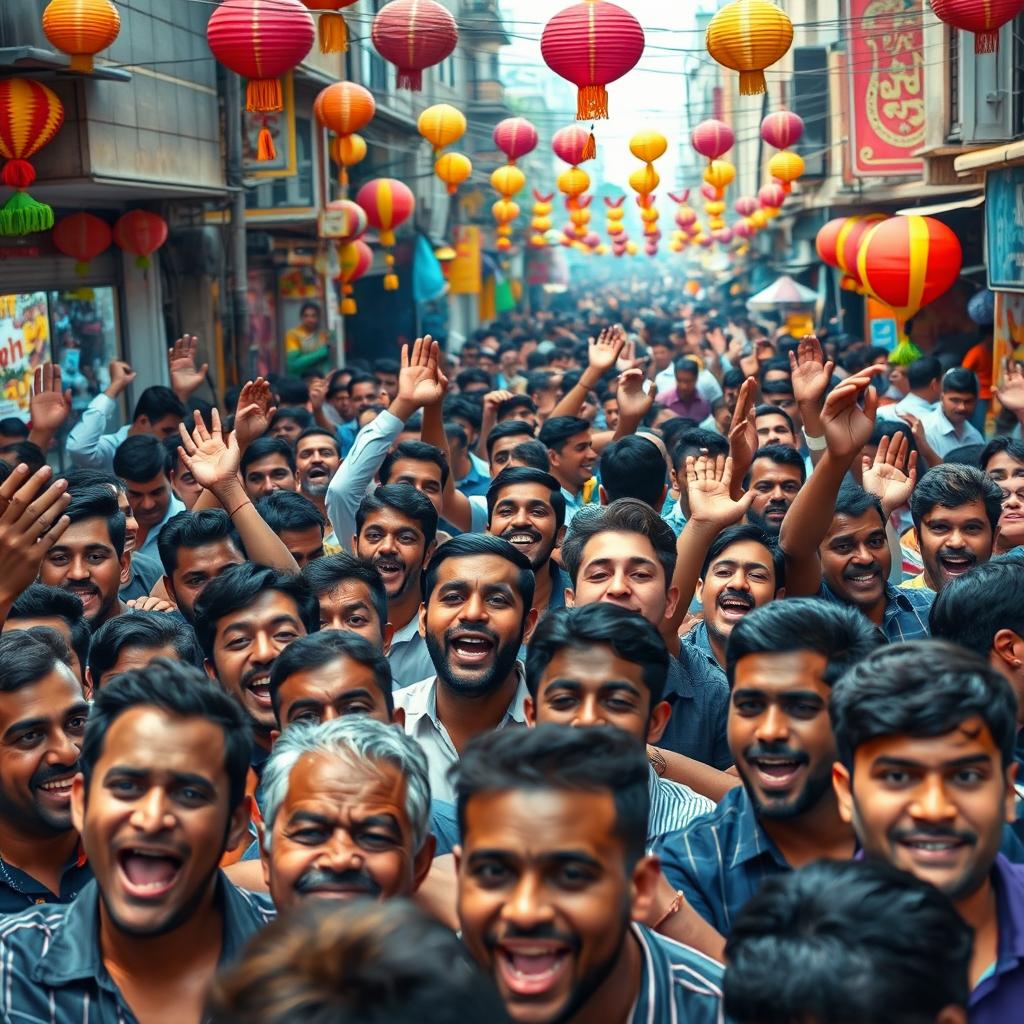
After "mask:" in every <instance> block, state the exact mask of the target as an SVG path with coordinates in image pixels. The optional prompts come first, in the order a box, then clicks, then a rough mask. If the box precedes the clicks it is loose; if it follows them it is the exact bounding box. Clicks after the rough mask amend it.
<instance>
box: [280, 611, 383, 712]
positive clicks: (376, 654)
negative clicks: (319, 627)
mask: <svg viewBox="0 0 1024 1024" xmlns="http://www.w3.org/2000/svg"><path fill="white" fill-rule="evenodd" d="M341 657H345V658H351V659H352V660H353V661H356V662H358V663H359V664H360V665H364V666H365V667H366V668H368V669H369V670H370V671H371V672H372V673H373V679H374V682H375V683H376V684H377V689H378V690H380V692H381V696H383V698H384V704H385V706H386V707H387V709H388V717H389V718H390V717H391V715H392V714H394V710H395V698H394V696H393V694H392V679H391V663H390V662H389V661H388V659H387V658H386V657H385V656H384V655H383V654H382V653H381V652H380V651H379V650H377V648H376V647H374V646H373V644H371V643H370V641H369V640H367V639H366V638H365V637H362V636H360V635H359V634H358V633H353V632H351V631H350V630H347V629H325V630H324V631H323V632H322V633H313V634H311V635H310V636H300V637H299V638H298V639H297V640H293V641H292V642H291V643H290V644H289V645H288V646H287V647H286V648H285V649H284V650H283V651H282V652H281V653H280V654H279V655H278V656H277V658H275V659H274V665H273V667H272V668H271V670H270V702H271V704H272V705H273V707H274V718H275V719H277V725H278V728H281V727H282V726H283V725H284V723H283V722H282V721H281V692H280V691H281V687H282V685H283V684H284V682H285V680H286V679H287V678H288V677H289V676H292V675H294V674H295V673H296V672H304V671H306V670H307V669H311V668H323V667H324V666H325V665H329V664H330V663H331V662H332V661H336V660H337V659H338V658H341Z"/></svg>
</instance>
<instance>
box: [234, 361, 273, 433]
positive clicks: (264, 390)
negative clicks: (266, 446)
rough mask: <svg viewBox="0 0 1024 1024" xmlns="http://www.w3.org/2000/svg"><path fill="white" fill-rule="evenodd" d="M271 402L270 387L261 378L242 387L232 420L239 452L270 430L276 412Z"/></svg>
mask: <svg viewBox="0 0 1024 1024" xmlns="http://www.w3.org/2000/svg"><path fill="white" fill-rule="evenodd" d="M273 400H274V396H273V395H272V394H271V391H270V385H269V384H268V383H267V382H266V381H265V380H264V379H263V378H262V377H257V378H256V379H255V380H250V381H247V382H246V383H245V384H244V385H243V387H242V390H241V391H240V392H239V393H238V404H237V405H236V406H235V420H234V424H235V438H236V440H237V441H238V447H239V449H240V450H241V451H245V449H246V448H248V447H249V445H250V444H252V442H253V441H255V440H256V438H257V437H262V436H263V435H264V434H265V433H266V432H267V430H268V429H269V428H270V421H271V420H272V419H273V418H274V413H275V412H277V406H276V405H272V404H271V403H272V402H273Z"/></svg>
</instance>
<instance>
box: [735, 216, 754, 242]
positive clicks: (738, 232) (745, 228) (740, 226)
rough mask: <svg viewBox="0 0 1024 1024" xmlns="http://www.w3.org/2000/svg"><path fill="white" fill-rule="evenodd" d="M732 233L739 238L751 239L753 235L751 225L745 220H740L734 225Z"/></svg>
mask: <svg viewBox="0 0 1024 1024" xmlns="http://www.w3.org/2000/svg"><path fill="white" fill-rule="evenodd" d="M732 233H733V234H734V235H735V236H736V237H737V238H749V237H750V236H751V234H752V232H751V230H750V225H749V224H748V223H747V222H746V221H745V220H739V221H737V222H736V223H735V224H733V226H732Z"/></svg>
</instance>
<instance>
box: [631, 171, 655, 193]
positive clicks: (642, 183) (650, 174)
mask: <svg viewBox="0 0 1024 1024" xmlns="http://www.w3.org/2000/svg"><path fill="white" fill-rule="evenodd" d="M660 182H661V178H660V177H659V175H658V172H657V171H656V170H655V169H654V167H653V166H651V164H645V165H644V166H643V167H638V168H637V169H636V170H635V171H634V172H633V173H632V174H631V175H630V176H629V187H630V188H631V189H632V190H633V191H634V192H639V193H640V195H642V196H643V195H650V193H651V192H653V191H654V190H655V189H656V188H657V187H658V185H659V184H660Z"/></svg>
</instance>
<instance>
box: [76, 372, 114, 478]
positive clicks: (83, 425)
mask: <svg viewBox="0 0 1024 1024" xmlns="http://www.w3.org/2000/svg"><path fill="white" fill-rule="evenodd" d="M115 412H117V402H115V401H114V400H113V399H112V398H110V397H109V396H108V395H106V394H104V393H103V392H102V391H101V392H100V393H99V394H98V395H97V396H96V397H95V398H94V399H93V400H92V401H91V402H90V403H89V404H88V406H86V408H85V411H84V412H83V413H82V418H81V419H80V420H79V421H78V422H77V423H76V424H75V425H74V427H72V428H71V433H70V434H68V439H67V444H66V451H67V453H68V455H70V456H71V461H72V462H73V463H74V464H75V465H76V466H84V467H86V468H88V469H102V470H103V471H104V472H105V473H113V472H114V453H115V452H116V451H117V449H118V448H119V447H120V446H121V442H122V441H124V439H125V438H126V437H127V436H128V430H129V428H128V427H127V426H124V427H121V429H120V430H116V431H114V433H113V434H104V433H103V431H104V430H106V429H107V419H108V418H109V417H111V416H112V415H113V414H114V413H115Z"/></svg>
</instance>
